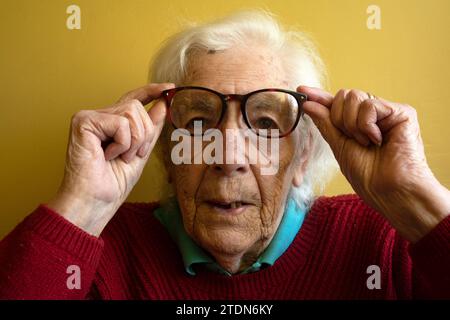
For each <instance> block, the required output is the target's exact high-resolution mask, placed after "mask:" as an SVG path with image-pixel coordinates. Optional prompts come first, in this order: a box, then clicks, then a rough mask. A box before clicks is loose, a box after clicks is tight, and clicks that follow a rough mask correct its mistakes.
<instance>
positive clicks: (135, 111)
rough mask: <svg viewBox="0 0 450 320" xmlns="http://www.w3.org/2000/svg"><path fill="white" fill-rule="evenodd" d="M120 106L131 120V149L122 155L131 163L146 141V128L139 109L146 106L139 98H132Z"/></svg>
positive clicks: (123, 114)
mask: <svg viewBox="0 0 450 320" xmlns="http://www.w3.org/2000/svg"><path fill="white" fill-rule="evenodd" d="M120 108H121V109H122V111H121V115H122V116H124V117H126V118H127V119H128V121H129V124H130V134H131V145H130V149H128V151H127V152H125V153H123V154H122V155H121V157H122V159H123V160H124V161H125V162H127V163H130V162H131V161H132V160H133V158H134V157H135V156H136V153H137V151H138V150H139V148H140V147H141V146H142V145H143V143H144V142H145V128H144V124H143V122H142V118H141V115H140V112H139V109H144V106H143V105H142V104H141V103H140V102H139V101H138V100H130V101H129V102H126V104H125V105H124V106H121V107H120Z"/></svg>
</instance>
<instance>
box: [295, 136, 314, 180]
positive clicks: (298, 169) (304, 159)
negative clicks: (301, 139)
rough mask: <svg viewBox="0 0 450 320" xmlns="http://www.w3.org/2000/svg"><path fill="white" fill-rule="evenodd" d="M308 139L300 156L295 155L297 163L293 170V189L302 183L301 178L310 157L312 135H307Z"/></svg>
mask: <svg viewBox="0 0 450 320" xmlns="http://www.w3.org/2000/svg"><path fill="white" fill-rule="evenodd" d="M308 136H309V137H308V139H306V142H305V146H304V148H303V151H302V153H301V154H299V155H296V157H298V158H297V161H296V162H297V163H296V166H295V168H294V177H293V179H292V184H293V185H294V187H296V188H298V187H300V185H301V184H302V182H303V177H304V175H305V172H306V168H307V166H308V161H309V158H310V156H311V145H312V134H311V133H309V135H308Z"/></svg>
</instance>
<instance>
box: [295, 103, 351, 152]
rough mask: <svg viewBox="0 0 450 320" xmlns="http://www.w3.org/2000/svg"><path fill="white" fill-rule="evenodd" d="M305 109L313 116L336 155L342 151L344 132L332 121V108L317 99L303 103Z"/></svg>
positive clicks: (306, 112)
mask: <svg viewBox="0 0 450 320" xmlns="http://www.w3.org/2000/svg"><path fill="white" fill-rule="evenodd" d="M303 111H304V112H305V114H307V115H308V116H310V117H311V119H312V121H313V122H314V124H315V125H316V127H317V128H318V129H319V131H320V134H321V135H322V137H323V138H324V139H325V140H326V141H327V142H328V144H329V145H330V147H331V149H332V150H333V152H334V154H335V155H338V152H340V146H341V143H342V142H343V138H344V137H343V134H342V133H341V132H340V131H339V129H338V128H336V127H335V126H334V125H333V123H332V122H331V118H330V109H328V108H327V107H325V106H324V105H322V104H320V103H318V102H315V101H306V102H305V103H303Z"/></svg>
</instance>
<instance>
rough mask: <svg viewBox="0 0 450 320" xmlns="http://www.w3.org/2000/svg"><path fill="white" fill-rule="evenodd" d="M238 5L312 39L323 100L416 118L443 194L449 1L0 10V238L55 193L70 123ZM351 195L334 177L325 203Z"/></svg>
mask: <svg viewBox="0 0 450 320" xmlns="http://www.w3.org/2000/svg"><path fill="white" fill-rule="evenodd" d="M72 3H75V4H77V5H79V6H80V8H81V30H72V31H70V30H68V29H67V28H66V19H67V16H68V15H67V14H66V8H67V6H68V5H70V4H72ZM242 3H245V8H253V7H263V8H266V9H269V10H271V11H272V12H273V13H275V14H277V15H278V16H279V17H281V20H282V22H284V23H286V24H296V25H298V26H300V27H302V28H303V29H305V30H307V31H309V32H310V33H312V35H313V36H314V37H315V39H316V40H317V42H318V43H319V45H320V50H321V52H322V54H323V56H324V59H325V61H326V63H327V66H328V68H329V73H330V77H331V82H330V85H331V88H332V90H333V91H336V90H337V89H338V88H341V87H357V88H363V89H366V90H367V91H370V92H373V93H374V94H376V95H378V96H383V97H386V98H388V99H392V100H395V101H401V102H408V103H409V104H411V105H413V106H415V107H416V108H417V110H418V113H419V117H420V121H421V126H422V133H423V137H424V141H425V145H426V151H427V155H428V161H429V163H430V165H431V167H432V169H433V171H434V172H435V174H436V176H437V177H438V178H439V179H440V181H441V182H442V183H443V184H444V185H446V186H447V187H449V186H450V168H449V165H448V164H449V163H450V152H449V149H447V148H448V143H449V138H448V137H449V136H450V123H449V120H450V107H449V102H448V101H450V87H449V85H450V84H449V81H448V78H449V76H450V59H449V54H450V41H449V40H450V39H449V35H448V32H449V30H450V19H449V13H450V1H448V0H428V1H425V0H420V1H419V0H414V1H411V0H396V1H387V0H370V1H364V0H343V1H331V0H290V1H288V0H284V1H275V0H272V1H242V0H227V1H223V0H208V1H192V0H190V1H186V0H176V1H175V0H165V1H144V0H139V1H138V0H127V1H125V0H123V1H122V0H120V1H119V0H73V1H65V0H59V1H57V0H39V1H37V0H28V1H25V0H1V1H0V39H1V50H0V105H1V112H0V139H1V157H0V168H1V169H0V172H1V184H0V196H1V204H2V208H1V209H0V237H2V236H3V235H4V234H5V233H6V232H7V231H8V230H11V229H12V227H13V226H14V225H15V224H17V223H18V222H19V221H20V220H21V219H22V218H23V217H24V216H25V215H26V214H28V213H29V212H30V211H31V210H32V209H33V208H34V207H36V205H38V204H39V203H40V202H45V201H47V200H49V199H50V198H51V197H52V196H53V194H54V192H55V191H56V189H57V186H58V185H59V182H60V179H61V177H62V172H63V167H64V157H65V146H66V140H67V133H68V128H69V121H70V117H71V115H72V114H73V113H74V112H75V111H77V110H78V109H81V108H83V109H85V108H92V107H100V106H105V105H108V104H111V103H113V102H114V101H115V100H116V98H118V97H119V96H120V95H121V94H122V93H123V92H125V91H127V90H129V89H132V88H134V87H138V86H141V85H142V84H144V83H145V82H146V78H147V67H148V62H149V59H150V57H151V56H152V54H153V52H154V51H155V50H156V48H157V47H158V44H159V43H160V42H161V41H162V40H163V39H164V38H165V37H167V36H168V35H169V34H171V33H172V32H173V31H175V30H178V28H179V23H180V21H183V19H193V20H197V19H201V20H204V19H209V18H212V17H215V16H219V15H221V13H226V12H230V11H233V10H236V9H239V8H242V7H243V6H242ZM369 4H377V5H379V6H380V8H381V14H382V16H381V19H382V20H381V21H382V29H381V30H380V31H373V30H372V31H369V30H368V29H367V27H366V19H367V16H368V15H367V14H366V8H367V6H368V5H369ZM155 167H158V164H157V163H155V162H154V161H151V162H150V163H149V164H148V166H147V169H146V170H145V171H144V174H143V177H142V179H141V181H140V182H139V184H138V186H137V187H136V189H135V190H134V191H133V193H132V195H131V196H130V199H131V200H139V201H148V200H155V199H157V198H158V196H159V191H158V190H160V189H161V183H157V182H156V181H157V179H154V178H152V177H154V176H155V175H156V176H159V174H158V171H157V170H155V169H154V168H155ZM158 168H159V167H158ZM349 191H351V189H350V188H349V186H348V185H347V183H346V182H345V180H344V179H343V178H342V177H337V178H336V180H335V181H333V183H332V184H331V186H330V188H329V189H328V191H327V193H328V194H334V193H344V192H349Z"/></svg>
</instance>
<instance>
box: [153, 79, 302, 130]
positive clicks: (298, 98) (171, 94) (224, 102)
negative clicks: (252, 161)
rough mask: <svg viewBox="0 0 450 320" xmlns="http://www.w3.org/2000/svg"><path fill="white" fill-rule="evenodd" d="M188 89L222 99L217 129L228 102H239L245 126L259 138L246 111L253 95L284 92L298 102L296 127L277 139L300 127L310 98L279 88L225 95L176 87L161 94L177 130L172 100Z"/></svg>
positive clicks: (194, 87) (186, 87) (205, 89)
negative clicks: (304, 109) (304, 104)
mask: <svg viewBox="0 0 450 320" xmlns="http://www.w3.org/2000/svg"><path fill="white" fill-rule="evenodd" d="M187 89H196V90H204V91H208V92H211V93H214V94H215V95H217V96H218V97H219V98H220V100H221V101H222V113H221V115H220V118H219V121H218V122H217V126H216V127H215V129H217V128H218V126H219V125H220V123H221V122H222V120H223V116H224V115H225V112H226V110H227V107H228V101H233V100H236V101H239V103H240V106H241V114H242V117H243V118H244V122H245V124H246V125H247V127H248V128H249V129H250V130H252V131H254V132H255V134H256V135H258V136H259V133H258V131H257V130H255V129H253V128H252V127H251V125H250V122H249V121H248V118H247V112H246V110H245V109H246V103H247V100H248V99H249V98H250V97H251V96H252V95H254V94H257V93H261V92H283V93H287V94H290V95H291V96H293V97H294V98H295V100H296V101H297V104H298V107H299V112H298V113H297V119H296V120H295V122H294V125H293V126H292V129H291V130H289V131H288V132H286V133H284V134H280V135H279V136H276V138H283V137H285V136H287V135H289V134H290V133H291V132H292V131H294V130H295V128H296V127H297V125H298V122H299V121H300V117H301V116H302V115H303V114H304V112H303V103H304V102H306V101H307V100H308V96H307V95H306V94H304V93H299V92H296V91H292V90H286V89H279V88H266V89H259V90H256V91H252V92H249V93H247V94H223V93H221V92H218V91H215V90H213V89H210V88H206V87H199V86H182V87H176V88H172V89H168V90H164V91H163V92H162V94H161V97H163V98H164V99H165V101H166V104H167V108H168V115H169V119H170V122H171V123H172V126H173V127H174V128H175V129H178V128H177V127H176V126H175V124H174V122H173V120H172V114H171V112H170V106H171V104H172V99H173V97H174V96H175V94H176V93H177V92H179V91H182V90H187ZM191 136H193V134H192V133H191ZM264 137H266V138H272V137H271V136H270V135H268V136H264Z"/></svg>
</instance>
